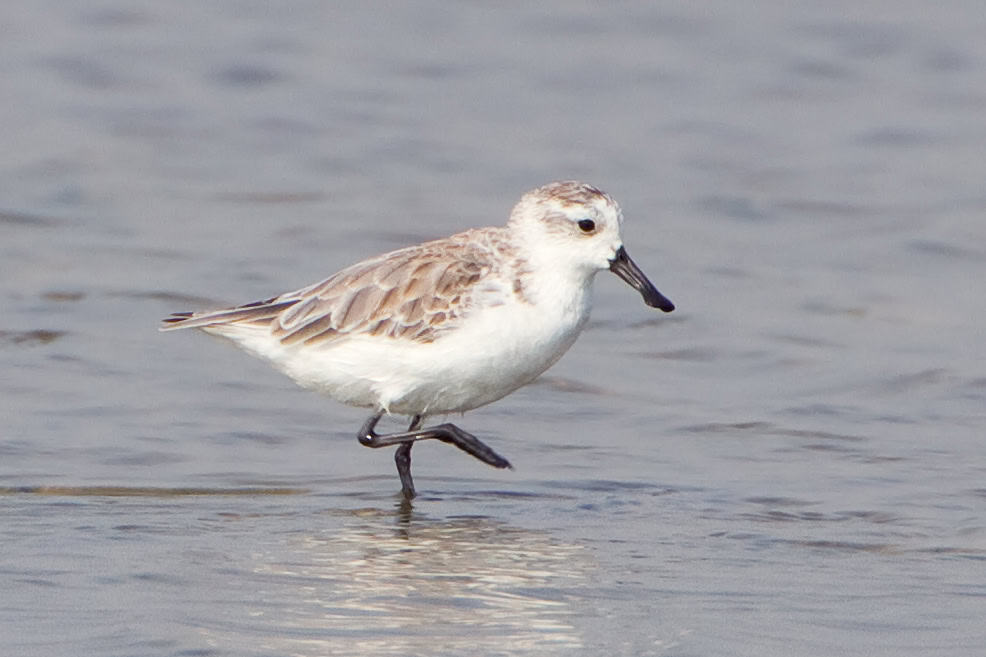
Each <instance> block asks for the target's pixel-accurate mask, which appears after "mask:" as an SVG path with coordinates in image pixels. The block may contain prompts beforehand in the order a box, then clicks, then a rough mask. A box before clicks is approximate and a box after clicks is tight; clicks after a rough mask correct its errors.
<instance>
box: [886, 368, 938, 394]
mask: <svg viewBox="0 0 986 657" xmlns="http://www.w3.org/2000/svg"><path fill="white" fill-rule="evenodd" d="M949 377H950V375H949V372H948V370H946V369H944V368H932V369H927V370H921V371H919V372H914V373H913V374H901V375H898V376H895V377H892V378H891V379H889V380H888V381H885V382H883V383H881V384H879V385H878V386H877V387H878V390H879V391H880V392H884V393H891V394H898V393H902V392H910V391H913V390H921V389H924V388H927V387H929V386H937V385H939V384H941V383H943V382H944V381H945V380H946V379H947V378H949Z"/></svg>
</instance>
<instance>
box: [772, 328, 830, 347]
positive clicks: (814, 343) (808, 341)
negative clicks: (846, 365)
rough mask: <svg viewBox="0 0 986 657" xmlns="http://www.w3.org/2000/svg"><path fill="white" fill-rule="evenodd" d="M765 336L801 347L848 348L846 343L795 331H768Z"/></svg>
mask: <svg viewBox="0 0 986 657" xmlns="http://www.w3.org/2000/svg"><path fill="white" fill-rule="evenodd" d="M764 336H765V337H767V338H769V339H771V340H776V341H777V342H783V343H786V344H793V345H797V346H799V347H814V348H826V349H832V348H840V349H845V348H846V345H844V344H839V343H838V342H833V341H831V340H825V339H824V338H818V337H812V336H807V335H795V334H793V333H774V332H766V333H764Z"/></svg>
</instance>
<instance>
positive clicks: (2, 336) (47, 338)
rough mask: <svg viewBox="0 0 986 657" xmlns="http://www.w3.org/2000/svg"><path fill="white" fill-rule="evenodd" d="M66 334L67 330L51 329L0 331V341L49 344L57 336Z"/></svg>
mask: <svg viewBox="0 0 986 657" xmlns="http://www.w3.org/2000/svg"><path fill="white" fill-rule="evenodd" d="M66 335H68V332H67V331H51V330H48V329H34V330H31V331H0V343H8V344H16V345H24V346H35V345H44V344H51V343H52V342H54V341H55V340H58V339H59V338H62V337H65V336H66Z"/></svg>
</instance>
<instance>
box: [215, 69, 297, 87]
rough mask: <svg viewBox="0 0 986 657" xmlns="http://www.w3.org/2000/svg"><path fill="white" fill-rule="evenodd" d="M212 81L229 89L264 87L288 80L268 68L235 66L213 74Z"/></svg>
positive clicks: (278, 72)
mask: <svg viewBox="0 0 986 657" xmlns="http://www.w3.org/2000/svg"><path fill="white" fill-rule="evenodd" d="M211 77H212V79H213V80H214V81H216V82H219V83H221V84H223V85H226V86H229V87H240V88H246V87H262V86H266V85H269V84H273V83H275V82H283V81H285V80H286V79H287V76H285V75H284V74H283V73H281V72H280V71H276V70H274V69H272V68H268V67H266V66H259V65H252V64H233V65H231V66H227V67H225V68H221V69H219V70H218V71H216V72H215V73H213V74H212V76H211Z"/></svg>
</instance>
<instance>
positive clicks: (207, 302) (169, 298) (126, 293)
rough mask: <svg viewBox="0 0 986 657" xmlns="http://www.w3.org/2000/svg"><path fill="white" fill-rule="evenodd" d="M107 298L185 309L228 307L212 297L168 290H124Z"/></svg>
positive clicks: (112, 293)
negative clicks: (143, 301)
mask: <svg viewBox="0 0 986 657" xmlns="http://www.w3.org/2000/svg"><path fill="white" fill-rule="evenodd" d="M106 296H108V297H110V298H122V299H148V300H151V301H163V302H165V303H168V304H174V305H175V306H184V307H193V306H194V307H202V308H218V307H221V306H225V305H226V303H225V302H223V301H219V300H217V299H213V298H211V297H203V296H198V295H195V294H184V293H182V292H171V291H168V290H122V291H118V292H109V293H107V295H106Z"/></svg>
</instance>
